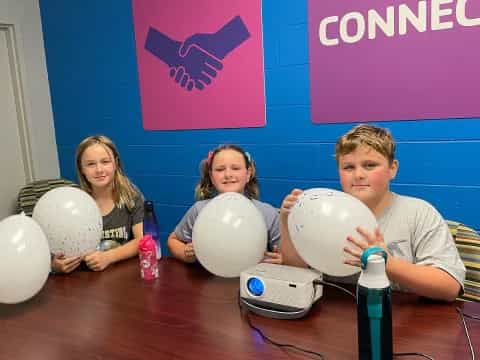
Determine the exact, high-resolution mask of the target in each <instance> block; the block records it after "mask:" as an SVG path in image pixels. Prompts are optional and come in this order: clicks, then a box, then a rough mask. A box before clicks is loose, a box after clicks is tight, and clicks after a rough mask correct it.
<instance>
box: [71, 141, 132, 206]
mask: <svg viewBox="0 0 480 360" xmlns="http://www.w3.org/2000/svg"><path fill="white" fill-rule="evenodd" d="M92 145H101V146H103V147H104V148H105V149H106V150H107V151H109V152H111V153H112V155H113V159H112V161H113V162H114V163H115V167H116V170H115V174H114V176H113V201H114V203H115V205H116V206H118V207H120V208H121V207H123V206H126V207H127V209H129V210H131V209H133V208H134V206H135V199H136V197H138V196H139V192H138V191H137V190H136V189H135V187H134V185H133V184H132V183H131V182H130V180H129V179H128V177H127V176H126V175H125V171H124V170H123V165H122V162H121V160H120V154H119V153H118V150H117V147H116V146H115V144H114V143H113V141H112V140H111V139H110V138H108V137H107V136H105V135H93V136H89V137H87V138H85V139H83V140H82V141H81V142H80V144H79V145H78V146H77V154H76V164H77V176H78V180H79V182H80V187H81V188H82V189H83V190H85V191H86V192H87V193H89V194H90V195H92V192H93V190H92V185H91V184H90V183H89V182H88V180H87V178H86V177H85V175H84V174H83V173H82V163H81V162H82V156H83V153H84V152H85V150H86V149H87V148H89V147H90V146H92Z"/></svg>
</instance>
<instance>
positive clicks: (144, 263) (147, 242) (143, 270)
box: [138, 235, 158, 280]
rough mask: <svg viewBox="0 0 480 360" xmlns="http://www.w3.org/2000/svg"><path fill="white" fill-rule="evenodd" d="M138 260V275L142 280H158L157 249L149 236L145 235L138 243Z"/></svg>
mask: <svg viewBox="0 0 480 360" xmlns="http://www.w3.org/2000/svg"><path fill="white" fill-rule="evenodd" d="M138 256H139V258H140V274H141V275H142V279H145V280H153V279H156V278H158V263H157V248H156V244H155V240H153V238H152V236H151V235H145V236H144V237H143V238H142V239H140V242H139V243H138Z"/></svg>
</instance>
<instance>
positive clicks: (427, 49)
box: [308, 0, 480, 123]
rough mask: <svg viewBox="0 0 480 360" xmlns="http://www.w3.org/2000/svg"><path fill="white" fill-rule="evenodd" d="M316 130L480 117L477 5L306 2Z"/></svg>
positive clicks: (406, 0)
mask: <svg viewBox="0 0 480 360" xmlns="http://www.w3.org/2000/svg"><path fill="white" fill-rule="evenodd" d="M308 28H309V52H310V82H311V103H312V111H311V114H312V121H313V122H314V123H334V122H359V121H362V122H364V121H375V120H377V121H378V120H410V119H440V118H468V117H478V116H480V101H479V100H478V94H479V93H480V66H479V57H480V52H479V50H478V43H479V39H480V1H473V0H471V1H467V0H458V1H454V0H431V1H418V0H403V1H387V2H385V1H384V0H364V1H358V0H343V1H338V0H321V1H319V0H309V1H308Z"/></svg>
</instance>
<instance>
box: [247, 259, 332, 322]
mask: <svg viewBox="0 0 480 360" xmlns="http://www.w3.org/2000/svg"><path fill="white" fill-rule="evenodd" d="M315 280H322V274H321V273H320V272H318V271H315V270H312V269H305V268H298V267H293V266H287V265H276V264H268V263H260V264H257V265H255V266H253V267H251V268H249V269H247V270H244V271H242V273H241V274H240V302H241V304H242V306H244V307H246V308H247V309H249V310H250V311H252V312H254V313H256V314H259V315H263V316H267V317H272V318H276V319H295V318H300V317H302V316H304V315H306V314H307V313H308V311H309V310H310V308H311V307H312V304H313V303H314V302H315V301H316V300H318V299H319V298H320V297H321V296H322V293H323V286H322V285H319V284H314V283H313V282H314V281H315Z"/></svg>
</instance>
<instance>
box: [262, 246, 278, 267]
mask: <svg viewBox="0 0 480 360" xmlns="http://www.w3.org/2000/svg"><path fill="white" fill-rule="evenodd" d="M262 262H265V263H269V264H279V265H281V264H282V263H283V257H282V254H281V253H280V251H279V250H278V246H277V245H274V246H273V251H265V257H264V258H263V260H262Z"/></svg>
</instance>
